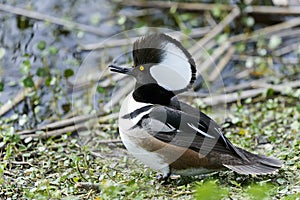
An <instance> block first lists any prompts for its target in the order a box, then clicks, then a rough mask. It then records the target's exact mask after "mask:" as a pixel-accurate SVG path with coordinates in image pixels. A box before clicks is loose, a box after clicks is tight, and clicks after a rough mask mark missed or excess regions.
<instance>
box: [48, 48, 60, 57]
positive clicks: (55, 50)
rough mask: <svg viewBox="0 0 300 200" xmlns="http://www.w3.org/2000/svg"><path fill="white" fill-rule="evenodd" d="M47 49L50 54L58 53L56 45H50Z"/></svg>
mask: <svg viewBox="0 0 300 200" xmlns="http://www.w3.org/2000/svg"><path fill="white" fill-rule="evenodd" d="M48 51H49V53H50V54H51V55H56V54H57V53H58V48H57V47H54V46H50V47H49V48H48Z"/></svg>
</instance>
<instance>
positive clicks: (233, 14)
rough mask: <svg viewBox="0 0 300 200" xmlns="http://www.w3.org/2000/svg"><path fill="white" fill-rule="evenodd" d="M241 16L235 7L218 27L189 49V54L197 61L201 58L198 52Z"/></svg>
mask: <svg viewBox="0 0 300 200" xmlns="http://www.w3.org/2000/svg"><path fill="white" fill-rule="evenodd" d="M239 15H240V9H239V8H238V7H235V8H234V9H233V10H232V11H231V12H230V13H229V14H228V15H227V16H226V17H225V18H224V19H223V20H222V21H221V22H220V23H219V24H218V25H216V26H215V27H214V28H213V29H212V30H211V31H209V32H208V33H207V34H206V35H205V36H204V37H203V38H202V39H201V40H199V41H198V42H197V43H196V44H195V45H194V46H193V47H192V48H190V49H189V52H190V53H191V54H192V55H194V56H195V57H196V58H195V60H197V58H199V55H198V56H197V52H198V51H199V50H201V49H202V48H203V47H204V46H205V45H206V44H207V43H208V42H209V41H210V40H212V39H213V38H214V37H215V36H216V35H217V34H219V33H220V32H222V31H223V30H224V28H225V27H226V26H227V25H228V24H230V23H231V22H232V21H233V20H234V19H235V18H236V17H237V16H239Z"/></svg>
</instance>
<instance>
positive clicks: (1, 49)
mask: <svg viewBox="0 0 300 200" xmlns="http://www.w3.org/2000/svg"><path fill="white" fill-rule="evenodd" d="M5 52H6V51H5V49H4V48H3V47H0V60H1V59H2V58H3V57H4V55H5Z"/></svg>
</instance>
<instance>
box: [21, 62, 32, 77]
mask: <svg viewBox="0 0 300 200" xmlns="http://www.w3.org/2000/svg"><path fill="white" fill-rule="evenodd" d="M30 69H31V63H30V61H29V60H24V61H23V62H22V64H21V65H20V71H21V73H22V74H24V75H27V74H28V73H29V72H30Z"/></svg>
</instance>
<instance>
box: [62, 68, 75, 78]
mask: <svg viewBox="0 0 300 200" xmlns="http://www.w3.org/2000/svg"><path fill="white" fill-rule="evenodd" d="M73 75H74V71H73V70H72V69H70V68H69V69H66V70H65V71H64V76H65V78H69V77H71V76H73Z"/></svg>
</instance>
